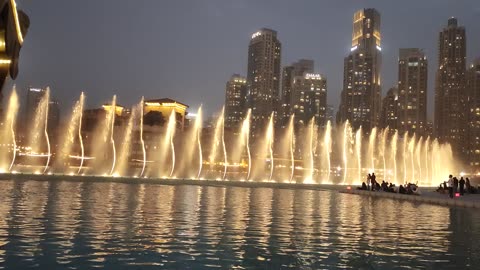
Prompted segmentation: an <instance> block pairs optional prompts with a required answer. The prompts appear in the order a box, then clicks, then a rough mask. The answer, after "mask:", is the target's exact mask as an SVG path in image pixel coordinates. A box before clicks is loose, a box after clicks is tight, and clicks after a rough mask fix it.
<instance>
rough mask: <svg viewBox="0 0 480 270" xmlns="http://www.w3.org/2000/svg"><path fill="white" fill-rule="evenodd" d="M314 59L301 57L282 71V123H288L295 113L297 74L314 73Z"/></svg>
mask: <svg viewBox="0 0 480 270" xmlns="http://www.w3.org/2000/svg"><path fill="white" fill-rule="evenodd" d="M313 63H314V62H313V60H310V59H300V60H298V61H297V62H295V63H293V64H291V65H290V66H286V67H283V71H282V95H281V102H282V108H281V110H280V112H281V114H282V115H281V117H280V118H281V120H280V121H281V124H282V125H286V124H287V123H288V119H289V118H290V115H291V114H292V113H293V103H292V101H293V92H292V88H293V82H294V79H295V77H296V76H303V75H304V73H313V65H314V64H313Z"/></svg>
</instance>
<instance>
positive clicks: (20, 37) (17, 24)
mask: <svg viewBox="0 0 480 270" xmlns="http://www.w3.org/2000/svg"><path fill="white" fill-rule="evenodd" d="M10 4H11V6H12V11H13V19H14V20H15V28H16V30H17V38H18V43H20V45H22V44H23V34H22V30H21V28H20V21H19V20H18V13H17V3H15V0H10Z"/></svg>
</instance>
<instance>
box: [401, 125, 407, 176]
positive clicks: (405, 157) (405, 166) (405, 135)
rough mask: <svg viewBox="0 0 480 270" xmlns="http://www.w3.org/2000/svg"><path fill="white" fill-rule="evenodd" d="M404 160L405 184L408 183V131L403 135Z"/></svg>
mask: <svg viewBox="0 0 480 270" xmlns="http://www.w3.org/2000/svg"><path fill="white" fill-rule="evenodd" d="M402 150H403V151H402V158H403V183H404V184H405V183H407V152H408V131H407V132H405V133H404V135H403V144H402Z"/></svg>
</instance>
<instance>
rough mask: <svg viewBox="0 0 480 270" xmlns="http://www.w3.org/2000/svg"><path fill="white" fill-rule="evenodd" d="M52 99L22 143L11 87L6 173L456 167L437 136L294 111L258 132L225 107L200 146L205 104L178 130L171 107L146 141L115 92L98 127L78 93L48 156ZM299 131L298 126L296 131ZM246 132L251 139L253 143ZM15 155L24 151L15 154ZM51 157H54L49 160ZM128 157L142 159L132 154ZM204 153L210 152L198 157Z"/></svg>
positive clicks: (393, 171) (338, 175)
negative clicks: (228, 123)
mask: <svg viewBox="0 0 480 270" xmlns="http://www.w3.org/2000/svg"><path fill="white" fill-rule="evenodd" d="M49 98H50V92H49V91H48V90H47V91H46V94H45V96H44V97H43V98H42V100H41V101H40V102H39V104H38V108H37V109H36V114H35V121H32V126H31V127H30V129H28V130H29V134H28V136H27V139H26V141H25V142H22V141H20V145H17V144H18V143H19V142H18V141H17V138H16V116H17V114H18V109H19V105H18V103H19V102H18V97H17V96H16V92H15V90H13V91H12V94H11V96H10V99H9V102H8V110H7V111H6V114H5V115H4V117H3V124H2V126H1V127H2V128H1V130H0V132H1V134H2V136H1V138H0V146H1V147H3V148H4V151H1V152H0V170H1V171H2V172H3V173H7V172H8V171H13V168H14V167H15V169H18V170H19V171H21V172H24V173H38V174H42V172H43V173H44V174H46V173H49V174H50V173H55V174H69V175H70V174H71V175H74V174H75V173H76V174H77V175H79V176H80V175H92V176H100V175H104V176H115V177H116V176H122V177H126V176H131V177H149V178H186V179H204V178H206V179H217V180H227V179H228V180H229V181H234V180H237V181H238V180H247V181H258V182H276V183H297V184H344V185H351V184H358V183H359V182H361V181H362V180H363V178H364V177H363V176H362V175H363V174H364V173H365V172H369V173H371V172H375V173H376V175H377V179H378V180H380V181H381V180H385V181H388V182H393V183H395V184H397V185H398V184H402V183H406V182H418V183H419V184H420V185H424V186H431V185H434V184H436V182H439V179H443V178H444V177H445V175H448V174H449V173H455V172H458V169H457V168H458V167H459V166H458V164H456V163H455V162H454V160H453V157H452V150H451V147H450V145H448V144H442V143H439V141H438V140H437V139H433V138H430V137H428V136H419V135H418V134H415V133H411V134H410V133H408V132H405V133H403V134H402V135H401V137H400V135H399V132H398V131H397V130H390V129H389V128H386V129H377V128H374V129H372V130H370V131H367V130H364V129H362V128H359V129H357V130H353V128H352V126H351V125H350V123H349V122H348V121H347V122H345V123H343V124H342V125H340V126H338V127H337V128H333V127H332V123H330V122H327V123H326V125H325V126H322V127H319V126H317V125H316V119H315V118H312V119H310V121H309V122H308V123H307V124H305V125H303V126H302V125H301V123H302V122H300V123H297V124H298V125H297V124H296V123H295V120H296V119H295V117H294V116H293V115H291V116H290V119H289V121H288V123H287V125H286V126H282V127H281V129H275V114H274V113H272V114H271V115H270V117H269V119H268V121H266V122H265V125H264V129H263V132H262V133H261V134H255V135H254V134H250V132H251V131H250V121H251V117H252V112H251V110H248V111H246V114H245V118H244V120H243V121H242V122H241V125H239V126H238V127H237V128H232V127H228V128H225V120H226V119H225V115H224V114H225V109H222V111H221V114H220V115H219V117H218V118H217V120H216V121H215V123H214V126H213V129H212V133H211V134H212V135H211V136H210V137H208V138H207V141H210V145H209V146H208V147H202V131H204V130H205V129H206V128H208V127H205V128H203V127H202V107H200V108H199V109H198V112H197V117H196V119H195V122H194V123H193V124H192V125H191V126H190V127H188V128H186V129H185V130H184V129H183V127H182V128H180V127H179V128H178V131H177V121H178V119H177V117H178V116H177V112H176V111H175V110H173V109H172V111H171V113H170V115H169V117H168V119H167V121H166V125H165V126H164V127H161V128H158V129H157V128H149V129H148V132H149V133H148V135H147V136H146V137H147V138H148V140H144V134H143V132H144V130H143V129H144V122H143V121H144V118H143V116H144V109H145V105H144V99H143V98H142V99H141V101H140V102H139V104H138V105H135V106H134V107H133V108H132V110H126V111H123V108H121V107H119V106H117V100H116V96H113V98H112V102H111V103H110V104H107V105H104V106H103V110H96V111H95V113H96V114H95V116H96V117H97V118H98V119H97V118H96V119H97V121H96V122H95V123H96V124H95V125H91V124H90V122H88V123H89V124H85V127H83V125H82V121H83V117H84V115H83V110H84V106H85V95H84V94H83V93H82V94H81V95H80V98H79V100H78V101H77V102H76V103H75V105H74V106H73V110H72V112H71V115H70V116H69V120H68V121H66V125H65V127H64V130H63V131H62V132H60V135H59V139H60V141H59V142H58V147H57V148H56V153H53V152H55V151H52V149H54V150H55V148H51V147H50V144H51V142H50V139H49V136H50V135H49V134H48V132H47V131H48V130H47V127H48V124H49V123H48V110H49V108H48V104H49V102H48V101H49ZM124 112H126V113H124ZM129 113H130V114H129ZM117 115H118V117H117ZM87 117H90V118H91V117H92V114H91V113H90V112H89V114H88V115H86V119H87V120H88V119H90V118H87ZM296 125H297V126H296ZM296 128H298V130H299V131H300V132H296ZM177 132H178V133H177ZM176 133H177V134H176ZM296 133H297V134H296ZM206 134H209V133H208V132H206V133H203V135H204V136H203V137H205V136H207V135H206ZM364 134H365V135H366V134H368V136H364ZM230 136H232V137H231V138H230ZM151 138H154V140H153V141H152V140H151ZM250 138H255V141H253V142H254V143H253V144H252V146H251V145H250ZM230 142H231V143H232V144H231V145H230ZM296 142H298V143H296ZM84 144H85V145H87V146H88V147H84ZM176 146H177V147H176ZM85 149H87V150H85ZM147 149H149V152H148V154H149V155H150V154H151V155H152V160H153V161H151V162H148V161H147ZM298 150H301V151H298ZM86 151H87V152H89V153H88V155H86ZM297 151H298V152H297ZM176 152H178V153H180V154H178V155H176ZM19 155H21V156H26V158H24V159H23V160H21V161H20V159H19V160H17V156H19ZM52 155H54V156H55V159H50V157H51V156H52ZM134 155H138V156H141V157H140V158H134V157H133V156H134ZM204 155H207V157H208V158H207V159H204ZM38 156H40V157H42V158H45V162H40V161H39V160H43V159H39V158H38ZM295 158H298V159H299V160H298V163H297V161H296V160H295ZM50 160H52V161H53V162H50ZM246 160H248V163H247V162H246ZM254 160H255V162H254ZM84 162H85V163H86V164H84ZM135 162H136V163H135ZM139 162H141V166H138V165H139ZM50 163H52V164H50ZM35 167H37V168H38V167H40V168H41V170H38V169H34V168H35ZM332 168H335V169H334V170H332ZM375 170H377V171H375ZM145 172H147V173H145ZM151 172H155V173H153V174H152V173H151Z"/></svg>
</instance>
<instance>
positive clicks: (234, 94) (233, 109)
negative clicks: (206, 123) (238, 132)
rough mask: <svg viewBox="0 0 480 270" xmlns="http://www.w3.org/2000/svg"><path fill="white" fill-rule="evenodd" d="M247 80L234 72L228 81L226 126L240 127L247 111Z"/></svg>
mask: <svg viewBox="0 0 480 270" xmlns="http://www.w3.org/2000/svg"><path fill="white" fill-rule="evenodd" d="M246 102H247V80H246V79H245V78H244V77H242V76H240V75H238V74H233V75H232V77H231V78H230V80H229V81H228V82H227V85H226V90H225V126H226V127H229V128H235V127H239V125H240V124H241V123H242V121H243V118H244V114H245V112H246V109H247V108H246Z"/></svg>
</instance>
